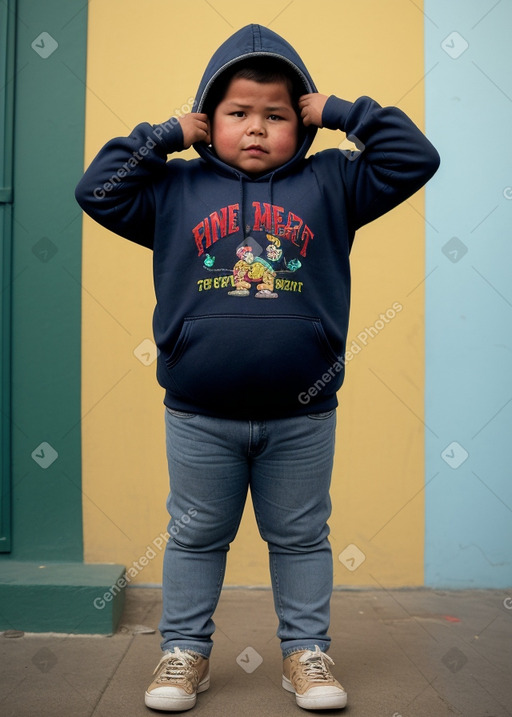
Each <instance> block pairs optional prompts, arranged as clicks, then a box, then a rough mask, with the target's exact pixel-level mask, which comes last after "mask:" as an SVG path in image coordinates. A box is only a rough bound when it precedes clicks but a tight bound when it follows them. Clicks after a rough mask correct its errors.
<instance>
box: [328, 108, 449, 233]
mask: <svg viewBox="0 0 512 717" xmlns="http://www.w3.org/2000/svg"><path fill="white" fill-rule="evenodd" d="M322 124H323V126H324V127H327V128H328V129H339V130H342V131H344V132H345V133H346V135H347V138H348V139H349V140H351V141H352V142H354V143H355V145H356V147H357V148H358V149H359V152H355V153H343V152H340V153H339V162H340V165H341V166H340V169H341V172H342V176H343V180H344V182H345V186H346V191H347V193H348V199H349V206H350V208H351V209H352V212H353V213H352V223H353V228H354V230H356V229H358V228H359V227H361V226H363V225H364V224H368V222H371V221H373V220H374V219H376V218H377V217H379V216H381V215H382V214H384V213H385V212H387V211H389V210H390V209H392V208H393V207H395V206H397V205H398V204H400V203H401V202H403V201H404V200H405V199H407V198H408V197H410V196H411V195H412V194H414V193H415V192H416V191H418V189H420V188H421V187H422V186H423V185H424V184H425V183H426V182H427V181H428V180H429V179H430V178H431V177H432V176H433V174H434V173H435V172H436V170H437V168H438V166H439V161H440V160H439V154H438V153H437V150H436V149H435V148H434V147H433V145H432V144H431V143H430V142H429V141H428V139H427V138H426V137H425V135H424V134H423V133H422V132H421V131H420V130H419V129H418V127H416V125H415V124H414V122H412V120H410V119H409V117H407V115H406V114H405V113H404V112H402V110H400V109H398V108H397V107H381V106H380V105H379V104H378V103H377V102H375V101H374V100H372V99H371V98H370V97H360V98H359V99H358V100H356V102H354V103H352V102H347V101H346V100H342V99H339V98H338V97H335V96H334V95H331V96H330V97H329V98H328V100H327V102H326V104H325V106H324V110H323V114H322Z"/></svg>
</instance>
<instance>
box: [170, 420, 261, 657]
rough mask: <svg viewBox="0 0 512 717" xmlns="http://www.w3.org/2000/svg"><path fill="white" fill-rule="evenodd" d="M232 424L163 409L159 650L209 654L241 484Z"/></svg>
mask: <svg viewBox="0 0 512 717" xmlns="http://www.w3.org/2000/svg"><path fill="white" fill-rule="evenodd" d="M240 428H241V422H239V421H230V420H226V419H217V418H212V417H208V416H200V415H195V414H188V413H181V412H175V411H170V410H169V409H166V442H167V460H168V465H169V479H170V494H169V498H168V501H167V507H168V511H169V514H170V516H171V519H170V522H169V527H168V532H169V535H170V537H169V541H168V543H167V547H166V550H165V555H164V566H163V581H162V598H163V613H162V619H161V621H160V624H159V629H160V633H161V635H162V642H161V647H162V649H163V650H170V649H173V648H174V647H175V646H176V647H179V648H181V649H189V650H195V651H196V652H199V653H200V654H201V655H203V656H205V657H208V656H209V654H210V651H211V648H212V644H213V643H212V640H211V635H212V634H213V632H214V630H215V625H214V622H213V620H212V615H213V613H214V611H215V608H216V606H217V603H218V600H219V595H220V590H221V587H222V583H223V580H224V572H225V565H226V553H227V551H228V550H229V544H230V542H231V541H232V540H233V539H234V537H235V535H236V533H237V530H238V526H239V524H240V520H241V517H242V513H243V509H244V505H245V500H246V497H247V490H248V484H249V468H248V461H247V440H245V441H244V437H243V435H242V433H243V431H241V430H240Z"/></svg>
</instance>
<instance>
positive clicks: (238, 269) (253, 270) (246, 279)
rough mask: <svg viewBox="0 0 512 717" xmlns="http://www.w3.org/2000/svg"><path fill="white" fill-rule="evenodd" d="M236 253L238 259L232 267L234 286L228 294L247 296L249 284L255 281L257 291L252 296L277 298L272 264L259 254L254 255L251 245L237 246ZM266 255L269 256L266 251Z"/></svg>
mask: <svg viewBox="0 0 512 717" xmlns="http://www.w3.org/2000/svg"><path fill="white" fill-rule="evenodd" d="M269 246H270V247H272V246H273V245H272V244H271V245H269ZM268 248H269V247H267V249H268ZM274 249H275V247H274ZM236 255H237V257H238V261H237V262H236V264H235V266H234V267H233V280H234V282H235V288H234V290H233V291H229V292H228V294H229V295H230V296H249V294H250V291H249V289H250V288H251V284H254V283H256V288H257V289H258V291H257V292H256V294H255V295H254V296H255V297H256V298H257V299H277V296H278V295H277V294H276V293H275V291H274V282H275V278H276V272H275V271H274V269H273V268H272V264H270V262H268V261H266V260H265V259H263V258H262V257H260V256H254V253H253V250H252V247H251V246H249V245H245V246H241V247H239V248H238V249H237V252H236ZM267 256H269V255H268V251H267ZM269 258H270V257H269Z"/></svg>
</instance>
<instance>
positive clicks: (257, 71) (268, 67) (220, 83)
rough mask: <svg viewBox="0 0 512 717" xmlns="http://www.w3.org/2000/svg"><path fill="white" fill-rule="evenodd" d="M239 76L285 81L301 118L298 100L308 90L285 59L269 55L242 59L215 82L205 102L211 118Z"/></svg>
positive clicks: (255, 79)
mask: <svg viewBox="0 0 512 717" xmlns="http://www.w3.org/2000/svg"><path fill="white" fill-rule="evenodd" d="M239 78H240V79H244V80H252V81H253V82H261V83H263V84H264V83H267V82H283V83H284V84H285V85H286V87H287V88H288V92H289V93H290V98H291V101H292V105H293V108H294V110H295V112H296V113H297V116H298V117H299V119H300V111H299V105H298V100H299V97H300V96H301V95H303V94H304V93H305V92H307V90H306V88H305V86H304V84H303V83H302V81H301V79H300V77H299V75H298V74H297V73H296V72H295V71H294V70H293V69H292V68H291V67H289V66H288V65H287V64H286V63H285V62H284V61H283V60H280V59H276V58H269V57H251V58H249V59H247V60H240V62H236V63H234V64H233V65H231V67H229V68H228V69H227V70H225V72H223V73H222V75H221V76H220V77H219V79H218V80H216V81H215V82H214V83H213V86H212V88H211V89H210V91H209V93H208V96H207V97H206V100H205V103H204V108H203V112H205V113H206V114H207V115H208V117H209V118H210V119H212V118H213V113H214V112H215V108H216V107H217V105H218V104H219V103H220V102H222V100H223V99H224V96H225V94H226V92H227V89H228V87H229V84H230V82H231V81H232V80H234V79H239Z"/></svg>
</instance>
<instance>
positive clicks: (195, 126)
mask: <svg viewBox="0 0 512 717" xmlns="http://www.w3.org/2000/svg"><path fill="white" fill-rule="evenodd" d="M179 123H180V125H181V129H182V132H183V149H188V148H189V147H190V146H191V145H193V144H194V142H206V143H207V144H210V142H211V137H210V120H209V119H208V115H205V114H202V113H201V112H190V114H188V115H183V117H180V118H179Z"/></svg>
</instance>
